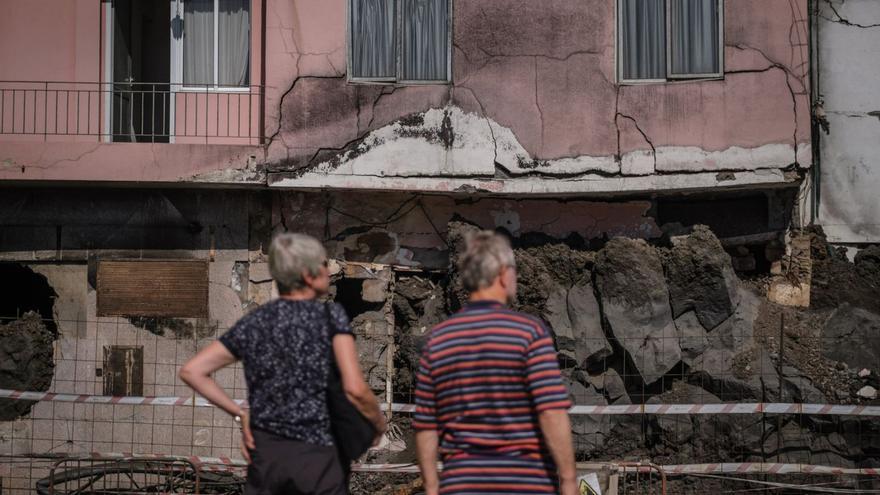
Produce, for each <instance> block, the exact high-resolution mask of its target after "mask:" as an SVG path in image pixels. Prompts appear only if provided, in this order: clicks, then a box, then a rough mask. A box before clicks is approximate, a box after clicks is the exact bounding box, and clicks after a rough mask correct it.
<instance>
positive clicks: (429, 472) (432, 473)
mask: <svg viewBox="0 0 880 495" xmlns="http://www.w3.org/2000/svg"><path fill="white" fill-rule="evenodd" d="M439 445H440V438H439V437H438V435H437V432H436V431H435V430H422V431H419V432H416V451H417V453H418V456H419V469H420V470H421V471H422V482H423V483H424V485H425V487H424V488H425V495H437V494H438V493H440V474H439V472H438V471H437V460H438V459H437V457H438V455H439Z"/></svg>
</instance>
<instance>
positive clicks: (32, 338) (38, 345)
mask: <svg viewBox="0 0 880 495" xmlns="http://www.w3.org/2000/svg"><path fill="white" fill-rule="evenodd" d="M54 341H55V333H54V332H53V331H52V330H50V329H49V328H48V326H47V325H46V323H45V322H44V321H43V319H42V317H41V316H40V315H39V313H36V312H34V311H30V312H27V313H25V314H24V315H23V316H22V317H21V318H19V319H17V320H14V321H11V322H9V323H7V324H5V325H2V324H0V388H4V389H11V390H32V391H37V392H44V391H46V390H49V386H50V385H51V384H52V376H53V374H54V372H55V361H54V359H53V345H52V344H53V342H54ZM34 404H35V403H34V402H32V401H23V400H8V399H0V421H13V420H15V419H17V418H19V417H20V416H23V415H25V414H28V413H29V412H30V410H31V407H32V406H33V405H34Z"/></svg>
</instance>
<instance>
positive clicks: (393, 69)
mask: <svg viewBox="0 0 880 495" xmlns="http://www.w3.org/2000/svg"><path fill="white" fill-rule="evenodd" d="M394 43H395V40H394V0H351V50H352V54H351V65H352V67H351V69H352V72H353V74H352V75H353V76H354V77H373V78H380V77H382V78H385V77H387V78H393V77H395V76H396V75H397V64H396V60H395V58H394V53H395V49H394Z"/></svg>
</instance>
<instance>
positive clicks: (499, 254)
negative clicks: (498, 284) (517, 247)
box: [458, 230, 516, 292]
mask: <svg viewBox="0 0 880 495" xmlns="http://www.w3.org/2000/svg"><path fill="white" fill-rule="evenodd" d="M515 266H516V258H515V257H514V255H513V249H511V247H510V241H508V240H507V238H506V237H504V236H502V235H500V234H497V233H495V232H492V231H491V230H481V231H478V232H472V233H471V234H469V235H468V236H467V237H466V238H465V251H464V253H462V254H461V256H460V257H459V259H458V273H459V276H460V277H461V285H462V287H463V288H464V289H465V290H466V291H468V292H474V291H477V290H480V289H484V288H486V287H488V286H490V285H492V281H494V280H495V277H497V276H498V274H499V273H501V269H502V268H503V267H510V268H513V267H515Z"/></svg>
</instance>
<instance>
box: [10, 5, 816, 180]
mask: <svg viewBox="0 0 880 495" xmlns="http://www.w3.org/2000/svg"><path fill="white" fill-rule="evenodd" d="M141 3H143V5H141ZM141 3H138V2H133V3H131V5H134V6H135V7H131V8H128V7H121V5H124V4H125V2H122V3H120V2H115V3H114V2H110V1H98V0H76V1H70V2H67V1H64V2H62V1H59V0H54V1H53V0H39V1H35V2H27V3H22V4H20V5H19V4H16V5H15V6H14V7H13V8H12V9H11V11H9V12H7V14H6V15H5V16H4V18H3V19H2V21H0V22H2V28H3V32H4V39H5V40H8V41H9V42H4V43H3V47H2V48H0V79H2V80H3V81H4V82H3V83H2V84H3V86H2V89H3V91H2V94H3V101H4V104H3V110H2V117H3V118H2V123H3V128H2V131H0V139H2V141H0V163H2V167H0V178H2V179H3V180H4V181H10V182H13V183H14V182H15V181H28V182H32V181H52V182H65V181H95V182H110V183H117V182H137V183H154V184H161V183H167V182H175V183H179V182H186V183H188V184H192V185H198V184H202V183H212V184H217V183H222V184H228V185H236V184H242V183H245V184H251V185H261V186H267V187H277V188H293V189H302V188H306V189H323V188H329V189H346V190H350V189H355V190H359V189H395V190H406V191H423V192H438V193H452V192H455V191H456V190H465V189H467V190H469V189H471V188H472V189H474V190H477V191H485V192H486V193H490V194H511V195H527V194H550V195H559V194H561V195H571V194H575V195H579V194H588V195H590V194H601V195H614V194H634V193H636V194H639V193H652V192H657V191H682V190H721V189H729V188H741V187H744V186H745V187H749V186H755V187H763V186H766V185H772V184H777V185H778V184H785V183H788V182H790V177H788V176H786V175H785V173H784V172H783V171H784V170H786V169H790V168H791V167H792V166H793V165H794V166H795V170H800V169H805V168H808V167H809V166H810V163H811V151H810V117H809V113H810V100H809V94H810V91H809V75H808V71H809V57H808V43H807V37H808V32H807V11H806V1H805V0H798V1H796V2H788V1H781V0H773V1H770V2H758V1H756V0H755V1H752V0H738V1H730V0H728V1H718V2H717V3H716V2H711V3H715V4H716V5H717V7H716V8H717V10H718V12H717V13H716V14H714V15H715V17H712V19H713V22H718V26H715V27H716V28H719V29H718V38H717V40H716V41H715V44H714V45H711V46H710V48H711V49H712V50H716V49H717V50H718V55H717V57H715V56H713V57H715V58H714V59H713V62H712V63H714V64H716V65H715V68H714V69H713V70H715V71H717V72H716V73H713V74H709V75H708V76H704V77H696V76H695V77H687V76H685V77H682V76H681V75H680V74H678V75H676V74H674V73H673V72H674V71H673V70H671V69H672V68H673V67H672V66H673V65H674V64H673V60H674V57H673V55H672V51H673V48H672V47H668V48H669V50H668V51H669V54H670V56H669V57H668V58H669V64H668V66H669V67H670V70H669V71H664V73H663V74H661V77H660V78H659V79H658V78H657V77H652V78H651V79H649V80H648V82H645V81H643V80H627V79H626V77H627V75H626V74H624V68H623V66H624V65H625V64H626V63H627V61H626V60H625V59H626V58H627V57H630V58H632V57H631V55H629V54H628V53H627V52H626V49H625V47H624V44H625V43H627V41H625V38H626V36H627V33H628V32H630V31H632V30H633V29H634V28H633V27H628V26H627V25H626V23H627V22H630V21H632V19H627V18H626V15H627V14H626V11H627V9H628V8H629V7H628V6H627V5H625V4H626V2H625V1H622V0H621V1H618V0H594V1H588V2H576V1H560V2H555V3H553V4H550V5H537V4H536V5H532V4H530V3H527V2H492V3H491V4H490V5H486V3H485V2H476V1H471V0H458V1H455V2H453V4H452V5H449V10H448V12H444V15H447V16H448V17H445V18H443V19H441V20H440V21H439V22H440V23H445V24H442V25H443V26H444V27H445V28H447V29H448V30H449V33H450V34H451V36H446V37H444V38H443V39H439V40H431V41H432V42H434V43H437V44H441V45H442V46H441V47H440V48H437V47H434V48H433V49H435V50H438V53H441V52H443V51H444V50H445V51H446V53H448V57H447V58H446V59H445V60H442V61H441V63H444V64H446V65H444V68H445V70H446V71H447V72H446V74H447V76H446V77H445V78H444V80H440V81H436V80H432V81H429V82H427V83H426V82H425V81H416V82H411V81H410V82H404V83H399V82H396V81H400V80H401V79H400V78H399V77H396V78H395V77H392V78H391V79H387V78H385V79H382V78H378V79H380V81H378V82H377V81H376V79H377V78H373V80H369V78H367V80H365V79H364V78H359V77H357V74H354V73H353V72H352V70H351V69H350V68H351V66H352V60H351V59H352V58H357V57H359V56H360V55H358V54H359V53H361V52H358V51H357V50H358V46H359V45H358V43H359V40H358V36H359V35H358V34H357V32H356V31H357V28H356V27H355V28H351V26H352V25H354V24H356V23H357V20H356V19H352V17H353V16H355V14H353V10H354V9H352V8H347V3H346V1H345V0H334V1H332V2H326V1H315V0H251V1H250V2H244V5H246V8H247V12H246V15H247V22H248V27H249V32H247V33H246V36H247V40H246V41H242V39H240V38H241V37H242V36H243V35H242V33H241V32H234V33H232V34H230V35H228V36H227V35H225V34H224V35H222V36H220V35H218V36H216V38H218V40H215V41H216V42H217V45H218V46H217V47H216V48H217V49H216V50H214V51H213V56H214V58H215V59H216V64H214V65H216V66H217V67H218V68H217V69H216V70H215V71H214V72H215V73H216V72H222V70H221V69H220V68H222V67H224V63H225V62H224V60H225V59H226V58H230V57H231V58H232V59H235V60H239V62H238V63H239V64H240V63H241V62H240V60H241V56H242V55H246V56H247V57H248V60H249V63H248V67H247V69H246V70H247V77H245V78H243V79H241V80H240V81H238V80H237V81H236V83H235V85H236V87H229V86H227V87H224V86H223V84H221V83H222V81H219V80H217V74H214V76H215V77H214V80H213V81H211V82H209V83H207V84H201V83H200V85H195V86H194V85H191V84H187V81H185V80H184V79H185V78H184V76H185V74H184V73H185V72H186V71H187V70H190V66H195V67H198V66H199V64H200V62H198V61H196V59H197V58H205V57H210V56H211V55H205V54H206V53H210V47H208V50H209V51H205V48H204V47H197V48H198V49H200V50H202V51H201V52H198V53H199V55H198V57H197V56H196V55H187V54H185V53H184V52H185V51H186V50H187V49H189V48H188V46H189V45H193V44H197V43H196V42H192V43H190V42H189V41H188V40H190V39H191V38H190V37H188V36H187V35H186V33H187V28H185V27H182V25H183V26H187V25H189V26H195V24H196V23H197V22H199V19H198V17H197V16H196V15H195V14H196V13H194V9H196V7H199V6H200V5H198V4H196V5H194V6H193V4H194V2H190V5H191V6H190V7H187V6H186V5H187V4H186V2H181V1H178V0H170V1H169V2H167V3H168V5H166V2H164V1H162V2H141ZM202 3H204V2H202ZM208 3H210V2H208ZM239 3H241V2H239ZM379 3H381V2H379ZM649 3H650V2H649ZM660 3H662V2H660ZM444 5H446V4H445V3H444ZM146 6H149V7H146ZM187 9H189V10H187ZM188 15H189V16H190V17H191V19H190V20H189V21H187V20H185V19H184V18H186V17H187V16H188ZM395 15H396V14H395ZM669 15H670V16H673V15H674V14H669ZM166 17H167V19H166ZM216 17H218V18H220V19H221V20H220V21H218V29H217V31H218V32H225V31H223V28H222V27H220V26H219V24H221V23H222V22H226V21H223V20H222V19H225V18H226V17H229V16H228V15H227V16H226V17H224V14H222V13H221V14H218V15H217V16H216ZM715 19H717V21H715ZM233 22H238V20H237V19H233ZM634 22H636V23H635V24H632V26H641V27H642V28H644V26H643V25H641V24H638V22H649V23H650V22H652V19H651V18H646V19H641V20H639V19H636V20H635V21H634ZM438 25H439V24H438ZM671 26H673V23H672V22H671V21H670V29H669V31H670V32H669V33H667V36H666V41H668V43H669V44H670V45H672V44H673V43H675V42H676V40H675V36H676V35H675V33H674V32H673V28H672V27H671ZM397 27H398V28H399V26H397ZM179 31H182V33H181V32H179ZM190 31H192V30H190ZM353 32H354V33H355V34H354V35H352V33H353ZM36 33H39V35H36ZM368 35H369V33H368ZM208 36H209V37H210V33H209V35H208ZM234 36H238V37H239V38H237V39H236V40H235V41H234V42H233V43H238V45H237V46H235V47H233V48H230V47H228V46H227V45H229V44H230V43H229V42H228V40H226V39H225V38H233V37H234ZM693 36H704V37H705V33H703V34H702V35H701V34H699V33H698V34H697V35H692V37H693ZM404 37H405V35H404V34H401V35H400V36H399V38H401V39H402V38H404ZM648 38H650V35H648ZM25 39H30V40H37V41H35V42H29V43H16V42H15V40H25ZM209 41H210V40H209ZM374 41H375V40H374ZM642 41H643V42H644V40H642ZM651 41H652V40H650V39H649V40H648V42H651ZM703 41H705V40H703ZM188 44H189V45H188ZM401 45H403V43H402V44H401ZM404 49H405V47H404V48H402V49H401V51H403V50H404ZM662 49H663V48H662V47H661V51H662ZM230 50H231V51H230ZM236 50H237V51H236ZM243 50H245V51H243ZM193 53H195V52H193ZM188 57H189V58H188ZM236 57H237V58H236ZM181 59H187V60H181ZM660 62H661V63H662V60H661V61H660ZM208 65H209V66H210V65H211V63H210V61H208ZM225 65H226V66H228V65H230V64H228V63H226V64H225ZM202 68H204V67H202ZM208 69H209V70H210V67H209V68H208ZM193 70H199V69H198V68H196V69H193ZM223 70H225V69H223ZM654 76H656V74H654ZM209 78H210V77H209ZM438 136H439V137H438ZM122 141H124V142H122ZM132 141H136V142H132ZM84 158H85V159H84ZM719 174H720V175H719Z"/></svg>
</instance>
